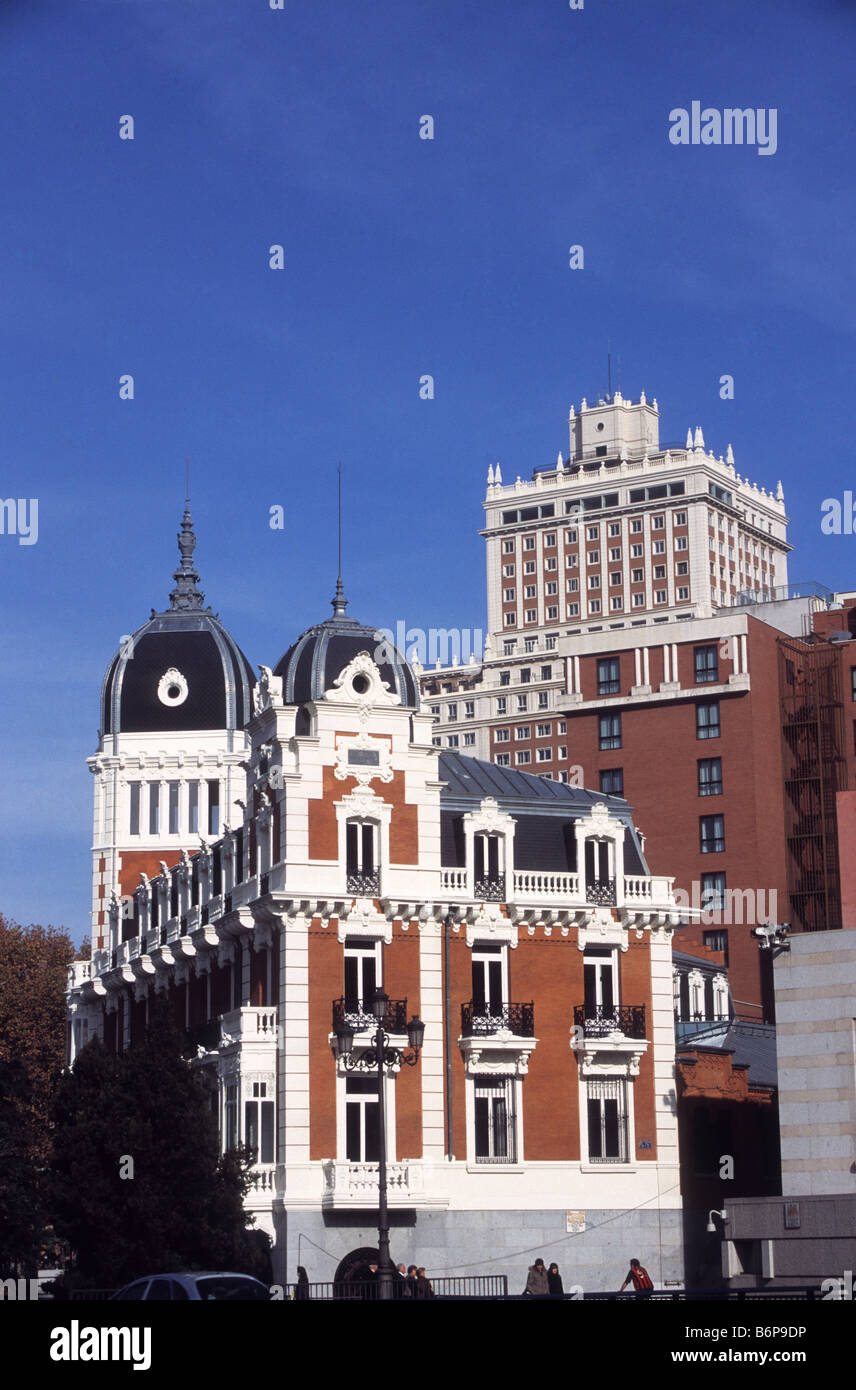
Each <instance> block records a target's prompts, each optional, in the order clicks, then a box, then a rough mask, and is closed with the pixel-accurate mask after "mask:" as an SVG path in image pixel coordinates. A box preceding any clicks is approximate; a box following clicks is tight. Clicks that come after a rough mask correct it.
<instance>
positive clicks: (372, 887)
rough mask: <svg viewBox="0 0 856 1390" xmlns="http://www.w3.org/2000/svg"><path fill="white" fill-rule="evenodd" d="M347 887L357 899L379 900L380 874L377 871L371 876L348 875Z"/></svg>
mask: <svg viewBox="0 0 856 1390" xmlns="http://www.w3.org/2000/svg"><path fill="white" fill-rule="evenodd" d="M345 886H346V889H347V891H348V892H349V893H353V895H354V897H356V898H377V897H379V896H380V873H379V872H378V870H377V869H375V871H374V873H370V874H348V876H347V879H346V881H345Z"/></svg>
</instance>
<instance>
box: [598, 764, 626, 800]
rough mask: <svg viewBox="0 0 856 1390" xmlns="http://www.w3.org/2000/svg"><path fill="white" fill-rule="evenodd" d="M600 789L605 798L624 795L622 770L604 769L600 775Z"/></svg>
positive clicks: (617, 768)
mask: <svg viewBox="0 0 856 1390" xmlns="http://www.w3.org/2000/svg"><path fill="white" fill-rule="evenodd" d="M600 789H601V791H602V792H604V793H605V795H606V796H623V795H624V769H623V768H621V767H611V768H604V769H603V770H602V771H601V773H600Z"/></svg>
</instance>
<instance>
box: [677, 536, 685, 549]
mask: <svg viewBox="0 0 856 1390" xmlns="http://www.w3.org/2000/svg"><path fill="white" fill-rule="evenodd" d="M686 548H687V538H686V536H677V537H676V538H675V549H676V550H686Z"/></svg>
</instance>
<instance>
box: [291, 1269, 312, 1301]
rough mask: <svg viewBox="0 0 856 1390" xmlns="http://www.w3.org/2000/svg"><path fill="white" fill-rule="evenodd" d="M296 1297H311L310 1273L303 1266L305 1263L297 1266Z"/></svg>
mask: <svg viewBox="0 0 856 1390" xmlns="http://www.w3.org/2000/svg"><path fill="white" fill-rule="evenodd" d="M294 1297H295V1298H299V1299H306V1298H309V1297H310V1294H309V1275H308V1274H307V1273H306V1270H305V1269H304V1268H303V1265H298V1266H297V1283H296V1284H295V1286H294Z"/></svg>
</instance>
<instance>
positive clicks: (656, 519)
mask: <svg viewBox="0 0 856 1390" xmlns="http://www.w3.org/2000/svg"><path fill="white" fill-rule="evenodd" d="M665 524H666V518H665V517H664V516H652V518H651V529H652V531H662V529H663V527H664V526H665Z"/></svg>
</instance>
